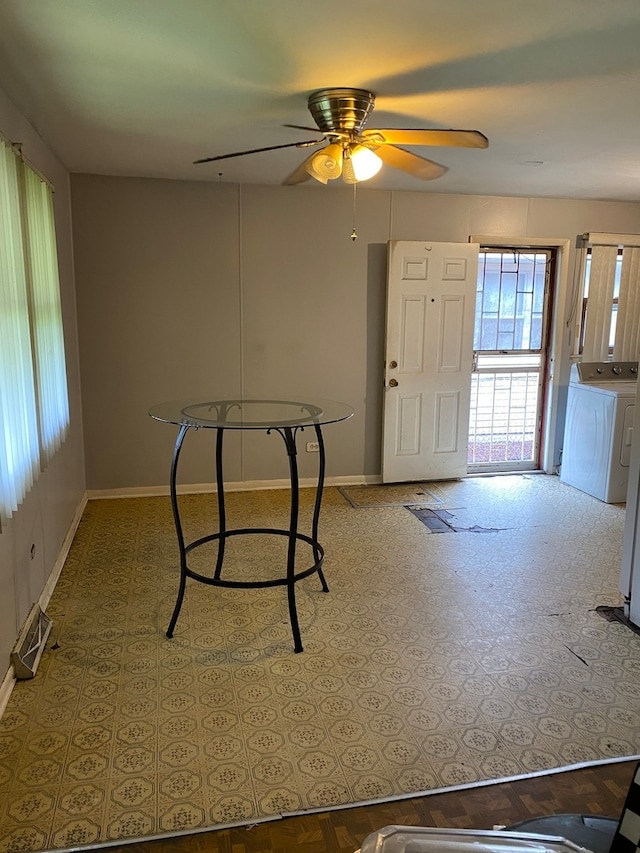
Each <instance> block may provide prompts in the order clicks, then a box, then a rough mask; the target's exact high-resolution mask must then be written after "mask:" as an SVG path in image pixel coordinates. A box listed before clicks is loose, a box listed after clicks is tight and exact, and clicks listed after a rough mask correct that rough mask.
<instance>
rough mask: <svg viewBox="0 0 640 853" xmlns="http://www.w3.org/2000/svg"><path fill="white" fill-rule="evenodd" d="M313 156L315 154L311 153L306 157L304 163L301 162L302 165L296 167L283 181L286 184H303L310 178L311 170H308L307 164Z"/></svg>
mask: <svg viewBox="0 0 640 853" xmlns="http://www.w3.org/2000/svg"><path fill="white" fill-rule="evenodd" d="M314 154H315V152H314ZM313 156H314V155H313V154H310V155H309V156H308V157H307V158H306V159H304V160H303V161H302V163H300V165H299V166H298V167H297V168H295V169H294V170H293V172H291V174H290V175H288V176H287V177H286V178H285V179H284V181H283V182H282V183H283V184H284V185H291V184H303V183H304V182H305V181H308V180H310V179H311V175H310V174H309V172H307V169H306V166H307V163H308V162H309V160H311V158H312V157H313ZM325 183H326V181H325Z"/></svg>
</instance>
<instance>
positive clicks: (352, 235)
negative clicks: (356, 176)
mask: <svg viewBox="0 0 640 853" xmlns="http://www.w3.org/2000/svg"><path fill="white" fill-rule="evenodd" d="M357 186H358V185H357V184H354V185H353V231H352V232H351V239H352V240H353V242H354V243H355V242H356V240H357V239H358V232H357V231H356V187H357Z"/></svg>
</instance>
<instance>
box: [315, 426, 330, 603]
mask: <svg viewBox="0 0 640 853" xmlns="http://www.w3.org/2000/svg"><path fill="white" fill-rule="evenodd" d="M314 428H315V431H316V438H317V439H318V449H319V451H320V456H319V459H318V485H317V486H316V502H315V506H314V508H313V525H312V528H311V538H312V539H313V541H314V543H315V544H314V546H313V556H314V559H315V561H316V563H317V562H318V561H319V560H320V552H319V551H318V522H319V520H320V505H321V504H322V490H323V488H324V469H325V454H324V441H323V440H322V430H321V429H320V424H315V427H314ZM318 577H319V578H320V583H321V584H322V591H323V592H329V587H328V586H327V582H326V580H325V579H324V574H323V571H322V567H319V568H318Z"/></svg>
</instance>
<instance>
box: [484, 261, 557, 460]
mask: <svg viewBox="0 0 640 853" xmlns="http://www.w3.org/2000/svg"><path fill="white" fill-rule="evenodd" d="M479 258H480V260H479V268H478V290H477V301H476V320H475V329H474V369H473V374H472V379H471V412H470V415H471V416H470V426H469V456H468V465H469V472H472V473H473V472H480V471H522V470H535V469H537V468H538V464H539V463H538V457H539V446H540V432H541V424H542V417H541V403H542V399H543V390H544V388H543V383H544V376H545V375H546V328H547V319H546V310H547V305H548V303H549V294H548V282H549V281H550V275H549V268H550V263H551V260H552V258H551V252H550V251H540V250H535V251H534V250H529V251H527V250H523V249H508V250H500V251H498V250H495V249H493V250H492V249H481V251H480V256H479Z"/></svg>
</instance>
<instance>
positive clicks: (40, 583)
mask: <svg viewBox="0 0 640 853" xmlns="http://www.w3.org/2000/svg"><path fill="white" fill-rule="evenodd" d="M0 132H1V133H2V134H3V136H5V138H7V139H9V140H11V141H15V142H22V144H23V153H24V156H25V158H26V159H27V160H28V161H29V162H30V163H31V165H33V166H34V167H35V168H36V169H38V170H39V171H40V172H41V173H43V174H44V175H45V176H46V177H47V178H48V179H49V180H50V181H51V182H52V183H53V185H54V186H55V196H54V205H55V217H56V229H57V236H58V258H59V265H60V285H61V296H62V316H63V323H64V336H65V349H66V354H67V380H68V385H69V404H70V410H71V428H70V431H69V436H68V438H67V440H66V441H65V443H64V444H63V445H62V447H61V448H60V450H59V451H58V453H57V454H56V455H55V456H54V458H53V459H52V460H51V461H50V463H49V465H48V466H47V468H46V470H45V471H43V472H42V474H41V475H40V477H39V479H38V480H37V482H36V483H35V485H34V487H33V488H32V489H31V491H30V492H29V494H28V495H27V497H26V498H25V500H24V502H23V503H22V504H21V506H20V507H19V508H18V511H17V512H16V513H15V514H14V515H13V517H12V518H11V519H10V520H9V521H8V522H7V524H6V525H5V526H4V527H3V529H2V531H1V532H0V680H2V677H3V676H4V673H5V671H6V670H7V668H8V667H9V653H10V651H11V648H12V647H13V644H14V641H15V639H16V636H17V634H18V632H19V630H20V627H21V625H22V623H23V621H24V619H25V618H26V616H27V614H28V612H29V610H30V608H31V605H32V604H33V603H34V602H36V601H37V600H38V598H39V596H40V594H41V592H42V590H43V587H44V585H45V582H46V580H47V578H48V577H49V575H50V573H51V570H52V568H53V567H54V565H55V563H56V560H57V558H58V555H59V553H60V548H61V545H62V543H63V541H64V539H65V536H66V534H67V532H68V531H69V528H70V525H71V523H72V521H73V518H74V515H75V512H76V510H77V508H78V507H79V506H80V504H81V501H82V497H83V494H84V448H83V435H82V411H81V401H80V375H79V367H78V340H77V324H76V305H75V288H74V278H73V253H72V241H71V208H70V197H69V175H68V173H67V172H66V171H65V169H64V168H63V167H62V166H61V165H60V163H59V162H58V160H57V159H56V158H55V157H54V155H53V154H52V153H51V151H49V150H48V149H47V147H46V146H45V145H44V144H43V142H42V140H41V139H40V138H39V137H38V136H37V134H36V133H35V131H34V130H33V128H32V127H31V126H30V125H29V124H28V123H27V122H26V121H25V120H24V118H23V117H22V116H21V114H20V113H19V112H18V110H17V109H16V108H15V107H14V106H13V104H12V103H11V102H10V101H9V100H8V99H7V98H6V97H5V95H4V93H3V92H2V91H1V90H0ZM32 545H33V546H35V547H34V550H33V558H32V556H31V547H32Z"/></svg>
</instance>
